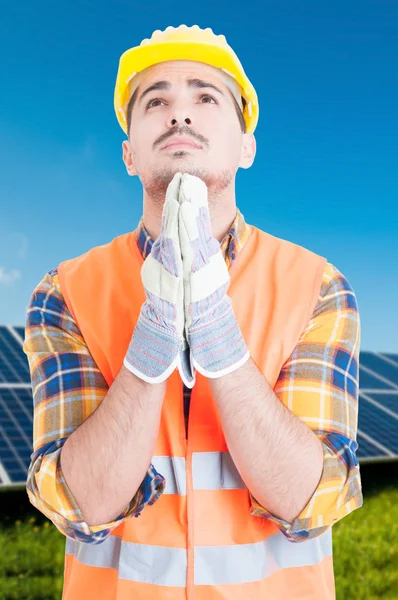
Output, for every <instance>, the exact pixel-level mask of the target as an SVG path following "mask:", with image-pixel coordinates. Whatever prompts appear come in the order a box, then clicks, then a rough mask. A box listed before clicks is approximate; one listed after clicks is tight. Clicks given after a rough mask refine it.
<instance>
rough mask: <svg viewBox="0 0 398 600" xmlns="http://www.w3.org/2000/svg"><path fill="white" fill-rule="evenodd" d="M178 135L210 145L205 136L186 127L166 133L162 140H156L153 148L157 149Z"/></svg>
mask: <svg viewBox="0 0 398 600" xmlns="http://www.w3.org/2000/svg"><path fill="white" fill-rule="evenodd" d="M177 134H178V135H186V136H187V137H192V138H193V139H195V140H198V141H199V142H201V143H202V144H207V143H208V140H207V139H206V138H205V137H203V135H200V133H196V132H195V131H192V129H191V128H190V127H186V126H185V127H176V128H175V129H172V130H170V131H166V133H164V134H163V135H161V136H160V138H159V139H158V140H156V142H155V143H154V145H153V147H154V148H155V147H156V146H158V145H159V144H162V143H163V142H165V141H166V140H168V138H169V137H172V136H173V135H177Z"/></svg>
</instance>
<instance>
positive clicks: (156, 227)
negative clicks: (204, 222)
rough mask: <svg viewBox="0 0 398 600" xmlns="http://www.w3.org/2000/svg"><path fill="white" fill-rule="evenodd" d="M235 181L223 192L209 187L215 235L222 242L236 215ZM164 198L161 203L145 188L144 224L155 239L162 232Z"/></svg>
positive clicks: (211, 216) (211, 217) (210, 211)
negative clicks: (213, 192) (213, 190)
mask: <svg viewBox="0 0 398 600" xmlns="http://www.w3.org/2000/svg"><path fill="white" fill-rule="evenodd" d="M234 183H235V182H233V185H231V186H228V188H226V189H225V190H223V192H221V193H220V192H217V193H216V194H212V191H211V189H209V196H208V201H209V214H210V223H211V231H212V234H213V237H214V238H215V239H216V240H217V241H218V242H220V243H221V241H222V239H223V237H224V236H225V234H226V233H227V232H228V230H229V229H230V227H231V225H232V223H233V222H234V220H235V217H236V212H237V209H236V199H235V185H234ZM163 205H164V200H163V202H162V203H161V204H160V203H159V200H158V199H157V198H151V197H150V196H149V195H148V194H147V193H146V191H145V189H144V208H143V220H144V226H145V229H146V230H147V232H148V233H149V235H150V236H151V238H152V239H153V240H156V238H157V237H159V234H160V228H161V223H162V211H163Z"/></svg>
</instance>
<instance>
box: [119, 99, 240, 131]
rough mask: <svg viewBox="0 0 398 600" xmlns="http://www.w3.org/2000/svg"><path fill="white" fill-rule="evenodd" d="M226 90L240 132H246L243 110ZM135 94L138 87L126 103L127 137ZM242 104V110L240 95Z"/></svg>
mask: <svg viewBox="0 0 398 600" xmlns="http://www.w3.org/2000/svg"><path fill="white" fill-rule="evenodd" d="M228 91H229V93H230V94H231V98H232V100H233V101H234V106H235V110H236V114H237V115H238V119H239V123H240V128H241V130H242V133H246V121H245V119H244V116H243V112H242V110H241V109H240V106H239V104H238V103H237V101H236V98H235V96H234V95H233V93H232V92H231V90H230V89H229V88H228ZM137 95H138V87H137V88H136V89H135V90H134V94H133V95H132V96H131V98H130V100H129V103H128V105H127V114H126V120H127V137H128V136H129V134H130V126H131V113H132V111H133V106H134V104H135V101H136V100H137ZM242 106H243V110H245V106H246V100H245V99H244V98H243V96H242Z"/></svg>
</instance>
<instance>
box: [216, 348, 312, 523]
mask: <svg viewBox="0 0 398 600" xmlns="http://www.w3.org/2000/svg"><path fill="white" fill-rule="evenodd" d="M209 383H210V386H211V389H212V393H213V396H214V398H215V400H216V404H217V408H218V411H219V414H220V419H221V422H222V427H223V431H224V436H225V439H226V442H227V445H228V448H229V451H230V453H231V456H232V459H233V461H234V463H235V465H236V467H237V469H238V471H239V472H240V475H241V477H242V479H243V480H244V482H245V484H246V485H247V487H248V489H249V490H250V492H251V493H252V495H253V496H254V498H255V499H256V500H257V502H258V503H259V504H260V505H261V506H263V507H264V508H265V509H266V510H268V511H269V512H270V513H271V514H273V515H275V516H276V517H279V518H282V519H285V520H286V521H288V522H292V521H293V520H294V519H295V518H296V517H297V516H298V515H299V514H300V512H301V511H302V510H303V508H304V507H305V506H306V505H307V504H308V501H309V500H310V498H311V496H312V495H313V493H314V491H315V489H316V487H317V485H318V483H319V480H320V478H321V475H322V471H323V449H322V444H321V442H320V441H319V439H318V438H317V437H316V435H315V433H313V431H311V429H310V428H309V427H307V425H306V424H305V423H303V422H302V421H300V419H299V418H298V417H296V416H295V415H294V414H293V413H292V412H291V411H289V410H288V409H287V408H286V407H285V406H284V405H283V404H282V402H281V401H280V400H279V398H278V397H277V396H276V394H275V393H274V391H273V390H272V388H271V387H270V385H269V384H268V382H267V380H266V379H265V377H264V376H263V375H262V373H261V372H260V371H259V370H258V369H257V367H256V365H255V364H254V362H253V360H252V359H251V358H250V359H249V360H248V361H247V362H246V363H245V364H244V365H243V366H242V367H240V368H239V369H237V370H236V371H234V372H233V373H230V374H229V375H225V376H224V377H219V378H218V379H209Z"/></svg>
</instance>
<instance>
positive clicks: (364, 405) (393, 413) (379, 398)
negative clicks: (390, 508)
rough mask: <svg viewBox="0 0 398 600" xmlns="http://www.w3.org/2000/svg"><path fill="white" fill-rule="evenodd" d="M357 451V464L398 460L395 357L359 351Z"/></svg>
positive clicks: (397, 377)
mask: <svg viewBox="0 0 398 600" xmlns="http://www.w3.org/2000/svg"><path fill="white" fill-rule="evenodd" d="M357 442H358V450H357V456H358V460H359V462H360V463H367V462H380V461H385V460H394V459H395V460H396V459H397V458H398V355H396V354H382V353H376V352H361V353H360V357H359V413H358V436H357Z"/></svg>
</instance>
